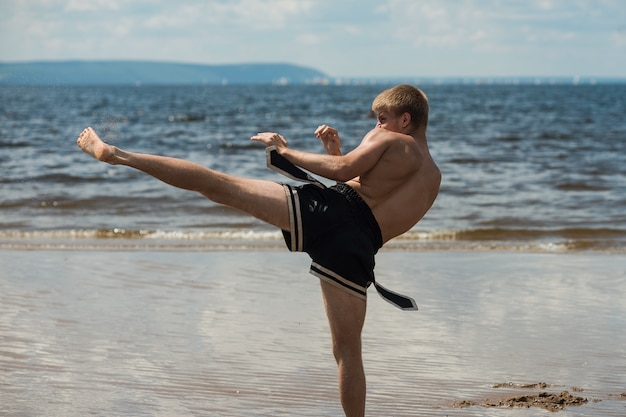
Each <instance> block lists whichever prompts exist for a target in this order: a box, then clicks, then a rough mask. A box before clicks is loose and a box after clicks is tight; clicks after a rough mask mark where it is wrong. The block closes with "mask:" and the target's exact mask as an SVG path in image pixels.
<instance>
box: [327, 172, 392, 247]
mask: <svg viewBox="0 0 626 417" xmlns="http://www.w3.org/2000/svg"><path fill="white" fill-rule="evenodd" d="M330 188H331V189H333V190H335V191H337V192H338V193H340V194H342V195H343V196H344V197H345V198H346V200H347V201H348V202H349V203H350V210H351V211H352V213H353V214H354V217H355V218H356V219H357V221H358V222H359V223H360V224H361V226H363V227H364V229H365V230H366V231H367V232H368V234H369V235H370V237H371V239H372V243H374V245H375V246H376V248H377V249H380V247H381V246H382V245H383V237H382V233H381V231H380V226H379V225H378V222H377V221H376V217H374V214H373V213H372V210H371V209H370V207H369V206H368V205H367V203H366V202H365V201H363V198H361V196H360V195H359V193H357V192H356V190H355V189H354V188H352V187H350V186H349V185H348V184H345V183H342V182H339V183H337V184H336V185H333V186H332V187H330Z"/></svg>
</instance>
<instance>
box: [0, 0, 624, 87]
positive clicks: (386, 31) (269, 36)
mask: <svg viewBox="0 0 626 417" xmlns="http://www.w3.org/2000/svg"><path fill="white" fill-rule="evenodd" d="M42 60H44V61H48V60H151V61H166V62H170V61H171V62H185V63H198V64H210V65H211V64H233V63H235V64H236V63H250V62H254V63H276V62H280V63H292V64H296V65H303V66H307V67H312V68H315V69H318V70H320V71H323V72H324V73H326V74H327V75H329V76H332V77H523V76H530V77H535V76H537V77H550V76H565V77H569V76H572V77H575V76H581V77H626V1H624V0H509V1H506V0H428V1H425V0H376V1H371V0H189V1H186V0H178V1H172V0H2V1H1V2H0V62H27V61H42Z"/></svg>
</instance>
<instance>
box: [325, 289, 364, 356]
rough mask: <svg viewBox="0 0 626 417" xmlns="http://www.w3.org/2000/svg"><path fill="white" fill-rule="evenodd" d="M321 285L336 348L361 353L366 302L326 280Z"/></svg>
mask: <svg viewBox="0 0 626 417" xmlns="http://www.w3.org/2000/svg"><path fill="white" fill-rule="evenodd" d="M320 283H321V287H322V296H323V297H324V305H325V307H326V315H327V316H328V322H329V324H330V332H331V335H332V340H333V346H334V348H335V349H350V350H353V351H354V353H355V354H356V353H360V350H361V331H362V330H363V323H364V322H365V312H366V306H367V303H366V301H365V300H363V299H361V298H359V297H356V296H354V295H352V294H350V293H348V292H346V291H345V290H343V289H341V288H339V287H337V286H335V285H333V284H331V283H329V282H326V281H324V280H320Z"/></svg>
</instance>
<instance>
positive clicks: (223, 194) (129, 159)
mask: <svg viewBox="0 0 626 417" xmlns="http://www.w3.org/2000/svg"><path fill="white" fill-rule="evenodd" d="M77 143H78V146H79V147H80V148H81V149H82V150H83V151H85V152H86V153H88V154H89V155H91V156H93V157H94V158H96V159H97V160H99V161H102V162H106V163H108V164H111V165H126V166H129V167H131V168H135V169H138V170H140V171H143V172H145V173H147V174H149V175H151V176H153V177H155V178H157V179H159V180H161V181H163V182H165V183H167V184H170V185H173V186H174V187H178V188H183V189H185V190H191V191H197V192H199V193H200V194H202V195H204V196H205V197H206V198H208V199H210V200H212V201H215V202H216V203H219V204H224V205H227V206H230V207H233V208H236V209H239V210H242V211H244V212H246V213H248V214H250V215H252V216H254V217H256V218H258V219H261V220H263V221H265V222H267V223H269V224H272V225H274V226H276V227H278V228H281V229H285V230H288V229H289V212H288V207H287V199H286V196H285V191H284V189H283V186H282V185H280V184H278V183H275V182H271V181H262V180H252V179H245V178H239V177H234V176H232V175H227V174H224V173H221V172H217V171H213V170H211V169H209V168H206V167H204V166H202V165H198V164H196V163H193V162H189V161H185V160H182V159H176V158H169V157H165V156H157V155H148V154H139V153H134V152H127V151H124V150H122V149H119V148H118V147H116V146H112V145H108V144H106V143H104V142H103V141H102V140H101V139H100V138H99V137H98V135H97V134H96V132H95V131H94V130H93V129H92V128H90V127H89V128H87V129H85V130H84V131H83V132H82V133H81V134H80V136H79V137H78V140H77Z"/></svg>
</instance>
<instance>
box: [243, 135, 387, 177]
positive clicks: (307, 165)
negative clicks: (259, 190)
mask: <svg viewBox="0 0 626 417" xmlns="http://www.w3.org/2000/svg"><path fill="white" fill-rule="evenodd" d="M386 133H388V132H386V131H384V130H383V129H374V130H372V131H370V132H369V133H368V134H367V135H366V136H365V138H364V139H363V141H362V142H361V144H360V145H359V146H358V147H357V148H356V149H354V150H353V151H351V152H349V153H347V154H346V155H321V154H315V153H310V152H303V151H298V150H295V149H290V148H288V147H287V141H286V140H285V138H284V137H283V136H281V135H279V134H277V133H270V132H265V133H259V134H258V135H256V136H253V137H252V138H251V139H252V140H255V141H259V142H263V143H264V144H265V146H275V147H276V151H277V152H278V153H279V154H281V155H282V156H284V157H285V158H287V160H289V161H290V162H291V163H293V164H294V165H297V166H299V167H301V168H304V169H306V170H307V171H310V172H312V173H314V174H316V175H319V176H322V177H324V178H328V179H330V180H333V181H340V182H345V181H349V180H351V179H353V178H355V177H358V176H359V175H362V174H363V173H365V172H367V171H369V170H370V169H372V168H373V167H374V166H375V165H376V163H377V162H378V160H379V159H380V157H381V156H382V155H383V153H384V152H385V151H386V150H387V148H388V147H389V143H390V142H389V141H388V140H386V139H387V138H388V137H389V136H388V134H386Z"/></svg>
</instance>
